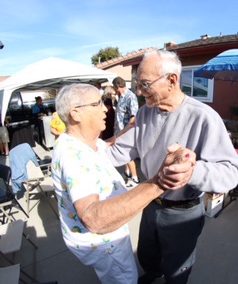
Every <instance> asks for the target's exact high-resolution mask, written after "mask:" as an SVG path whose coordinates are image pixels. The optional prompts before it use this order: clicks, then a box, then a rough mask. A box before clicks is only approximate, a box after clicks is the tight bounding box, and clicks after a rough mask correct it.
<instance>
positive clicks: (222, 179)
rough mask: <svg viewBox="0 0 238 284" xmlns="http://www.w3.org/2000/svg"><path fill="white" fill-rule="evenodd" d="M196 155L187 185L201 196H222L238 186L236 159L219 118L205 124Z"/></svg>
mask: <svg viewBox="0 0 238 284" xmlns="http://www.w3.org/2000/svg"><path fill="white" fill-rule="evenodd" d="M198 147H199V148H200V149H201V150H200V149H199V151H198V152H199V155H197V159H198V161H197V163H196V166H195V170H194V172H193V175H192V178H191V180H190V182H189V185H191V186H192V187H193V188H195V189H198V190H200V191H204V192H216V193H224V192H228V191H229V190H231V189H233V188H235V187H236V185H237V183H238V155H237V154H236V151H235V149H234V147H233V145H232V142H231V140H230V137H229V135H228V133H227V131H226V128H225V126H224V124H223V121H222V120H221V118H220V117H219V116H218V115H217V116H216V117H213V118H212V119H211V120H208V121H207V123H206V125H205V127H203V130H202V132H201V135H200V145H198Z"/></svg>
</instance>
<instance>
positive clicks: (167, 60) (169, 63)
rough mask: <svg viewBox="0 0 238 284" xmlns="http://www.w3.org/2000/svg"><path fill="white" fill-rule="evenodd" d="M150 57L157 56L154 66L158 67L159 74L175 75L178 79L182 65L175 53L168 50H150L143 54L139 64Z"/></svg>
mask: <svg viewBox="0 0 238 284" xmlns="http://www.w3.org/2000/svg"><path fill="white" fill-rule="evenodd" d="M151 56H157V58H158V62H156V66H159V68H160V73H162V74H168V73H175V74H177V75H178V77H180V74H181V71H182V63H181V61H180V59H179V57H178V55H177V54H176V53H175V52H173V51H168V50H159V49H150V50H148V51H147V52H145V54H144V56H143V59H142V61H141V62H143V60H146V59H147V58H148V57H151Z"/></svg>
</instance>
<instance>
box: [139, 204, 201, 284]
mask: <svg viewBox="0 0 238 284" xmlns="http://www.w3.org/2000/svg"><path fill="white" fill-rule="evenodd" d="M204 213H205V209H204V203H203V201H201V203H200V204H198V205H196V206H194V207H192V208H188V209H184V208H163V207H162V206H161V205H159V204H157V203H155V202H152V203H150V204H149V205H148V206H147V207H146V208H145V209H144V211H143V214H142V219H141V224H140V232H139V241H138V250H137V254H138V259H139V262H140V264H141V266H142V268H143V269H144V271H145V272H147V273H151V274H154V275H158V276H159V275H161V274H164V275H165V279H166V283H167V284H185V283H187V280H188V276H189V274H190V272H191V269H192V265H193V264H194V262H195V250H196V243H197V239H198V237H199V235H200V233H201V231H202V228H203V226H204Z"/></svg>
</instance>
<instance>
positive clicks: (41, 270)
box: [0, 161, 238, 284]
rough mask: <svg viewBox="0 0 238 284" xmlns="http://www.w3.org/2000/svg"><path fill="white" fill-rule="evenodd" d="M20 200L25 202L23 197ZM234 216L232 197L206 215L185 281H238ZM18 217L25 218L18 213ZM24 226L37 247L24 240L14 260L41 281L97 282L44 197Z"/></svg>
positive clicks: (134, 226) (236, 205) (133, 225)
mask: <svg viewBox="0 0 238 284" xmlns="http://www.w3.org/2000/svg"><path fill="white" fill-rule="evenodd" d="M0 162H3V161H0ZM36 201H37V200H36ZM36 201H35V202H36ZM52 202H54V200H52ZM21 203H22V204H23V206H25V204H24V200H22V201H21ZM55 205H56V204H55ZM16 216H17V215H16ZM237 216H238V202H237V201H233V202H232V203H231V204H230V205H229V206H228V207H227V208H225V209H224V211H223V212H222V214H220V215H219V216H218V217H217V218H208V217H207V218H206V223H205V227H204V230H203V233H202V235H201V237H200V240H199V242H198V254H197V263H196V264H195V266H194V269H193V271H192V274H191V276H190V279H189V283H188V284H237V283H238V280H237V279H238V269H237V259H238V258H237V256H238V241H237V240H238V226H237ZM18 217H19V218H22V219H24V216H23V215H22V214H21V213H20V214H19V215H18ZM139 222H140V215H138V216H136V218H134V219H133V220H132V221H131V222H130V224H129V226H130V232H131V240H132V244H133V248H134V251H135V252H136V245H137V238H138V226H139ZM26 226H27V228H26V231H27V232H28V233H29V235H30V236H31V238H32V239H33V240H34V241H35V243H37V245H38V247H39V248H38V250H34V249H33V247H32V246H31V245H30V244H29V243H28V242H27V241H26V240H23V245H22V250H21V252H20V254H18V255H17V257H16V261H19V262H21V264H22V267H23V268H24V269H25V270H26V271H27V272H29V273H31V274H32V275H35V276H36V277H37V278H38V279H39V280H41V281H50V280H57V281H58V283H59V284H79V283H80V284H99V281H98V279H97V277H96V275H95V273H94V271H93V270H92V269H91V268H88V267H85V266H83V265H81V264H80V262H79V261H78V260H77V259H76V258H75V257H74V256H73V255H72V254H71V253H70V252H69V251H68V249H67V248H66V247H65V245H64V242H63V240H62V236H61V231H60V224H59V221H58V220H57V219H56V217H55V215H54V214H53V212H52V210H51V209H50V207H49V206H48V204H47V203H46V202H45V201H44V199H41V201H40V203H39V204H38V205H37V206H36V207H35V208H34V209H33V210H32V211H31V212H30V218H29V219H28V220H26ZM155 283H157V284H162V283H163V281H159V280H158V281H157V282H155ZM125 284H126V283H125Z"/></svg>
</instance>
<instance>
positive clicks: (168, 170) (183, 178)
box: [158, 144, 196, 190]
mask: <svg viewBox="0 0 238 284" xmlns="http://www.w3.org/2000/svg"><path fill="white" fill-rule="evenodd" d="M195 164H196V154H195V153H194V152H193V151H191V150H189V149H187V148H184V147H182V146H181V145H178V144H174V145H171V146H170V147H168V153H167V156H166V157H165V159H164V162H163V164H162V166H161V167H160V170H159V172H158V183H159V185H160V186H162V188H163V189H165V190H167V189H172V190H176V189H179V188H181V187H183V186H185V185H186V184H187V183H188V182H189V180H190V178H191V176H192V173H193V170H194V167H195Z"/></svg>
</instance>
